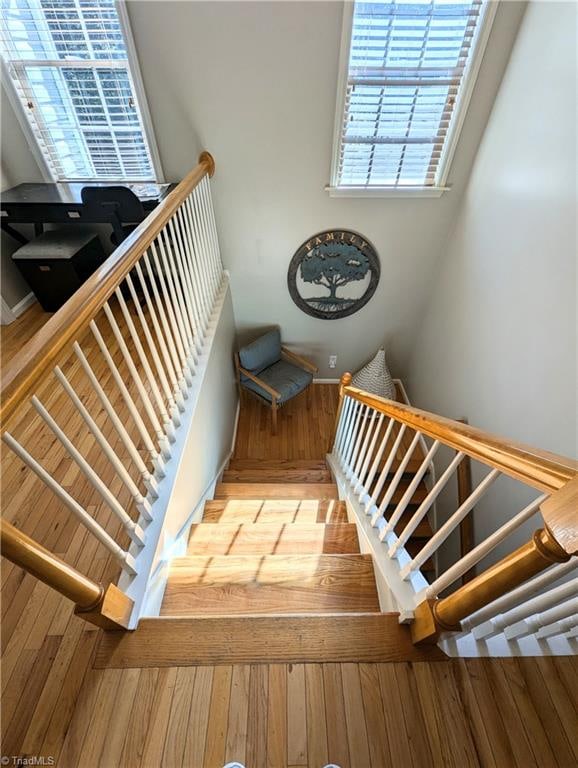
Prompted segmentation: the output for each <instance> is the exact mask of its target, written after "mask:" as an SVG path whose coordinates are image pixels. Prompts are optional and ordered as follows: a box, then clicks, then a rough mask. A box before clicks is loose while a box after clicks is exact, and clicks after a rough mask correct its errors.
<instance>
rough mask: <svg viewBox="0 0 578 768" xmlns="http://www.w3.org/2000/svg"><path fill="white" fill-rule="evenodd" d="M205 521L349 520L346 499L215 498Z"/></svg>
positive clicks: (206, 512)
mask: <svg viewBox="0 0 578 768" xmlns="http://www.w3.org/2000/svg"><path fill="white" fill-rule="evenodd" d="M202 522H203V523H227V522H230V523H233V522H236V523H239V524H240V523H291V522H295V523H347V522H348V520H347V508H346V506H345V502H344V501H335V500H319V499H216V500H211V501H206V502H205V506H204V511H203V519H202Z"/></svg>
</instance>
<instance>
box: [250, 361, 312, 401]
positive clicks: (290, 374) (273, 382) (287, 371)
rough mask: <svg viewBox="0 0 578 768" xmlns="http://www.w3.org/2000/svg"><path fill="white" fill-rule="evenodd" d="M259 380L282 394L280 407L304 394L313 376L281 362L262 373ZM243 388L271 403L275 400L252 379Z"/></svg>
mask: <svg viewBox="0 0 578 768" xmlns="http://www.w3.org/2000/svg"><path fill="white" fill-rule="evenodd" d="M259 378H260V379H263V381H264V382H265V383H266V384H268V385H269V386H270V387H273V389H276V390H277V392H279V393H280V394H281V397H280V398H279V400H278V401H277V402H278V403H279V404H280V405H281V404H283V403H286V402H287V400H291V398H292V397H295V395H298V394H299V393H300V392H303V390H304V389H305V388H306V387H307V386H309V384H311V382H312V381H313V376H312V375H311V374H310V373H309V372H308V371H304V370H303V369H302V368H298V367H297V366H296V365H291V363H288V362H286V361H285V360H279V362H278V363H275V364H274V365H272V366H270V367H269V368H266V369H265V370H264V371H261V373H260V374H259ZM243 386H244V387H246V388H247V389H250V390H252V391H253V392H256V393H257V394H258V395H260V396H261V397H264V398H265V399H266V400H269V402H271V401H272V400H273V398H272V397H271V395H270V394H269V392H266V391H265V390H264V389H262V388H261V387H260V386H259V385H258V384H256V383H255V382H254V381H251V380H250V379H246V380H245V381H244V382H243Z"/></svg>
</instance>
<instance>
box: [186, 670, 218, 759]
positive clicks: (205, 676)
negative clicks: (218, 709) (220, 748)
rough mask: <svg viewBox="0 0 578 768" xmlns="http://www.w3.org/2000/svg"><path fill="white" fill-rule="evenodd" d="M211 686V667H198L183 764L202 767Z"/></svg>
mask: <svg viewBox="0 0 578 768" xmlns="http://www.w3.org/2000/svg"><path fill="white" fill-rule="evenodd" d="M212 688H213V668H212V667H198V668H197V672H196V674H195V686H194V688H193V694H192V697H191V707H190V711H189V724H188V727H187V732H186V736H185V749H184V752H183V765H185V766H188V767H189V768H202V766H203V762H204V756H205V748H206V743H207V731H208V725H209V707H210V703H211V691H212Z"/></svg>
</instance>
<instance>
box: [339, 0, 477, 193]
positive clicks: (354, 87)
mask: <svg viewBox="0 0 578 768" xmlns="http://www.w3.org/2000/svg"><path fill="white" fill-rule="evenodd" d="M483 10H484V5H483V3H482V0H470V1H469V2H463V1H462V2H456V1H455V0H432V2H423V0H422V1H419V0H418V1H417V2H415V1H412V0H408V1H407V2H396V1H395V0H385V1H384V2H377V3H365V2H356V3H355V6H354V11H353V25H352V34H351V44H350V50H349V66H348V71H347V81H346V93H345V107H344V112H343V121H342V124H341V126H340V133H339V141H338V157H337V158H336V164H335V167H336V171H337V180H336V185H337V186H341V187H344V186H356V187H372V186H383V187H404V186H407V187H412V186H419V187H423V186H426V187H427V186H434V185H436V183H438V175H439V170H440V160H441V158H442V155H443V151H444V146H445V143H446V140H447V138H448V135H449V132H450V130H451V127H452V121H453V120H454V119H455V116H456V112H457V109H458V106H459V99H460V94H461V92H462V89H463V86H464V80H465V77H466V76H467V70H468V63H469V61H470V58H471V56H472V52H473V50H474V47H475V42H476V33H477V30H478V28H479V23H480V19H481V15H482V12H483ZM334 183H335V182H334Z"/></svg>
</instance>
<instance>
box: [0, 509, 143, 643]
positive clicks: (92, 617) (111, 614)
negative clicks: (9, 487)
mask: <svg viewBox="0 0 578 768" xmlns="http://www.w3.org/2000/svg"><path fill="white" fill-rule="evenodd" d="M0 553H1V554H2V556H3V557H5V558H6V559H7V560H10V562H12V563H14V564H15V565H17V566H19V567H20V568H23V569H24V570H25V571H27V572H28V573H30V574H31V575H32V576H34V577H35V578H37V579H39V580H40V581H42V582H44V584H48V586H49V587H51V588H52V589H55V590H56V591H57V592H60V594H61V595H64V597H67V598H68V599H69V600H72V601H73V602H74V603H75V604H76V610H75V613H76V614H77V616H80V617H81V618H83V619H84V620H85V621H88V622H90V623H91V624H95V625H96V626H98V627H101V628H102V629H115V630H116V629H126V628H127V627H128V623H129V619H130V615H131V612H132V609H133V601H132V600H131V599H130V598H129V597H127V596H126V595H125V594H124V592H121V590H120V589H118V587H116V586H115V585H114V584H109V586H108V588H107V589H104V588H103V587H102V586H101V585H100V584H97V583H96V582H95V581H92V579H89V578H88V577H87V576H84V575H83V574H82V573H80V571H77V570H76V568H73V567H72V566H71V565H68V563H65V562H64V560H61V559H60V558H59V557H57V556H56V555H54V554H53V553H52V552H49V551H48V550H47V549H45V548H44V547H43V546H42V545H41V544H39V543H38V542H37V541H34V539H31V538H30V536H27V535H26V534H25V533H22V531H19V530H18V529H17V528H15V527H14V526H13V525H12V524H11V523H9V522H8V521H6V520H2V519H0Z"/></svg>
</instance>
